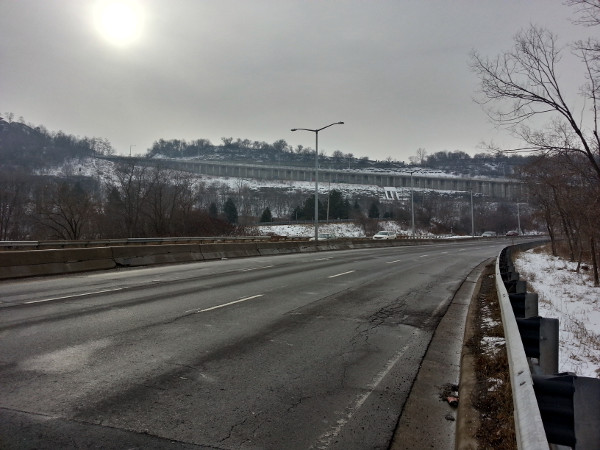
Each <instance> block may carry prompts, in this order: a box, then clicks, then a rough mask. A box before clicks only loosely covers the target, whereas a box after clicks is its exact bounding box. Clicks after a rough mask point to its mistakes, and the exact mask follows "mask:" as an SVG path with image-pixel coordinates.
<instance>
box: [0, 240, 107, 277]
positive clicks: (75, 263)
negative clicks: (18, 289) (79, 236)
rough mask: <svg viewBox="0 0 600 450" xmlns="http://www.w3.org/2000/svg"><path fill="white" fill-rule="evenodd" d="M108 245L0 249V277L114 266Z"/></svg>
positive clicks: (49, 273)
mask: <svg viewBox="0 0 600 450" xmlns="http://www.w3.org/2000/svg"><path fill="white" fill-rule="evenodd" d="M115 267H116V263H115V261H114V260H113V257H112V252H111V249H110V248H106V247H97V248H81V249H64V250H62V249H59V250H31V251H9V252H0V279H3V280H5V279H9V278H23V277H35V276H41V275H57V274H63V273H76V272H87V271H90V270H108V269H114V268H115Z"/></svg>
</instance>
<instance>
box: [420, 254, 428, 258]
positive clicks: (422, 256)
mask: <svg viewBox="0 0 600 450" xmlns="http://www.w3.org/2000/svg"><path fill="white" fill-rule="evenodd" d="M426 256H429V255H421V256H419V258H425V257H426Z"/></svg>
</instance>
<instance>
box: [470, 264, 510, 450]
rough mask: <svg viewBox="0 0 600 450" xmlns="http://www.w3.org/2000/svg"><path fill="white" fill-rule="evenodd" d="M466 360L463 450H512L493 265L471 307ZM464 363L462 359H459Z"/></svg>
mask: <svg viewBox="0 0 600 450" xmlns="http://www.w3.org/2000/svg"><path fill="white" fill-rule="evenodd" d="M472 307H473V308H474V309H473V311H472V313H473V314H472V315H471V317H472V321H471V323H470V331H471V332H470V337H469V338H468V341H467V342H466V350H465V351H466V352H467V355H466V356H467V358H468V359H469V360H470V361H472V369H473V372H474V376H473V378H474V379H473V383H472V389H470V394H469V395H468V397H467V398H464V399H463V398H461V400H462V401H466V402H469V404H470V405H469V406H471V408H469V409H470V410H471V411H470V413H469V415H471V416H472V420H471V423H472V424H473V425H474V426H473V427H472V431H471V432H472V433H473V436H471V442H470V444H469V445H467V446H466V447H464V448H480V449H501V450H509V449H511V450H512V449H516V448H517V444H516V438H515V430H514V417H513V401H512V393H511V386H510V376H509V372H508V359H507V354H506V345H505V340H504V331H503V328H502V320H501V316H500V304H499V302H498V296H497V293H496V286H495V281H494V265H493V264H490V265H488V266H487V267H486V268H485V271H484V273H483V275H482V280H481V287H480V290H479V293H478V294H477V297H476V303H475V304H473V305H472ZM463 361H464V356H463Z"/></svg>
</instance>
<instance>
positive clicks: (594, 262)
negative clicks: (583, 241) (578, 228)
mask: <svg viewBox="0 0 600 450" xmlns="http://www.w3.org/2000/svg"><path fill="white" fill-rule="evenodd" d="M590 247H591V250H592V266H593V271H594V272H593V273H594V286H596V287H597V286H600V281H599V280H598V258H597V257H596V243H595V241H594V237H593V236H592V237H591V238H590Z"/></svg>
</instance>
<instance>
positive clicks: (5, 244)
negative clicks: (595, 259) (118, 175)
mask: <svg viewBox="0 0 600 450" xmlns="http://www.w3.org/2000/svg"><path fill="white" fill-rule="evenodd" d="M311 223H312V222H311ZM309 237H310V236H307V237H288V236H277V235H267V236H212V237H154V238H122V239H96V240H52V241H0V251H2V250H51V249H60V248H89V247H111V246H122V245H124V246H126V245H146V244H148V245H160V244H182V243H185V244H191V243H196V242H197V243H204V244H206V243H223V242H265V241H304V240H308V239H309ZM453 238H455V239H485V240H492V239H512V238H506V237H504V236H497V237H492V238H489V237H481V236H456V235H435V236H428V235H415V236H407V235H398V239H403V240H411V239H412V240H442V239H453ZM336 239H342V240H343V239H365V240H370V239H371V238H370V237H364V238H357V237H350V238H346V237H338V238H336Z"/></svg>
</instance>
